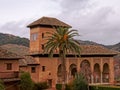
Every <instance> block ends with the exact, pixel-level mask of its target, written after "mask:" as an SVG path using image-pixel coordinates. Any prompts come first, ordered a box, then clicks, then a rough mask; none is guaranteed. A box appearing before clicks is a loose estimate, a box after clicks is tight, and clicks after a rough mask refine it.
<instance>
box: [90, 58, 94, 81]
mask: <svg viewBox="0 0 120 90" xmlns="http://www.w3.org/2000/svg"><path fill="white" fill-rule="evenodd" d="M90 65H91V66H90V67H91V83H94V76H93V74H94V60H93V58H92V59H91V62H90Z"/></svg>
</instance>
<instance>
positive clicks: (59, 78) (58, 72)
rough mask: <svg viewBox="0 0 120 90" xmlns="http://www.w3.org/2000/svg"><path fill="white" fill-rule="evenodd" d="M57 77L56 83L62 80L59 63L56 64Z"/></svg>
mask: <svg viewBox="0 0 120 90" xmlns="http://www.w3.org/2000/svg"><path fill="white" fill-rule="evenodd" d="M57 77H58V80H57V82H58V83H61V82H62V72H61V64H60V65H59V66H58V68H57Z"/></svg>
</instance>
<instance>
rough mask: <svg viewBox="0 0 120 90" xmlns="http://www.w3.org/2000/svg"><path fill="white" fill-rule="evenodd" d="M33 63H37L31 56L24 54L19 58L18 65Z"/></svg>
mask: <svg viewBox="0 0 120 90" xmlns="http://www.w3.org/2000/svg"><path fill="white" fill-rule="evenodd" d="M31 64H32V65H33V64H38V63H37V62H36V61H35V59H34V58H33V57H31V56H24V58H23V59H21V60H19V65H20V66H27V65H31Z"/></svg>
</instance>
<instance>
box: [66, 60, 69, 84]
mask: <svg viewBox="0 0 120 90" xmlns="http://www.w3.org/2000/svg"><path fill="white" fill-rule="evenodd" d="M66 82H67V83H68V82H69V58H66Z"/></svg>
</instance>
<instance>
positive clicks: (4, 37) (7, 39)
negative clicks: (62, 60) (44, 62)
mask: <svg viewBox="0 0 120 90" xmlns="http://www.w3.org/2000/svg"><path fill="white" fill-rule="evenodd" d="M77 41H78V42H79V43H80V44H81V45H102V46H104V47H107V48H109V49H112V50H116V51H120V43H118V44H115V45H103V44H98V43H96V42H93V41H83V40H77ZM6 44H16V45H22V46H26V47H29V39H27V38H21V37H18V36H14V35H11V34H3V33H0V46H1V45H6Z"/></svg>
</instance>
